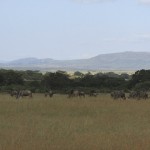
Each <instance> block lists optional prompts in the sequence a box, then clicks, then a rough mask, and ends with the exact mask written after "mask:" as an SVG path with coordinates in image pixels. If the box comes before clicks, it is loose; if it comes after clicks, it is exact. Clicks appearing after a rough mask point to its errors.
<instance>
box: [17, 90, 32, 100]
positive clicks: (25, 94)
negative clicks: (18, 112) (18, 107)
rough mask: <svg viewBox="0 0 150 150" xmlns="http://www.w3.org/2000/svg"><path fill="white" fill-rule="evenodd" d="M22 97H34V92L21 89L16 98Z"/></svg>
mask: <svg viewBox="0 0 150 150" xmlns="http://www.w3.org/2000/svg"><path fill="white" fill-rule="evenodd" d="M20 97H32V92H31V91H30V90H21V91H19V92H18V94H17V96H16V98H17V99H18V98H20Z"/></svg>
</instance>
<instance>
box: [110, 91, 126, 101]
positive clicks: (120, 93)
mask: <svg viewBox="0 0 150 150" xmlns="http://www.w3.org/2000/svg"><path fill="white" fill-rule="evenodd" d="M111 97H112V98H113V99H123V100H126V96H125V93H124V92H123V91H114V92H112V93H111Z"/></svg>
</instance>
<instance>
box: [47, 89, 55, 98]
mask: <svg viewBox="0 0 150 150" xmlns="http://www.w3.org/2000/svg"><path fill="white" fill-rule="evenodd" d="M48 95H49V97H53V95H54V92H53V91H52V90H49V91H48V92H46V93H45V97H47V96H48Z"/></svg>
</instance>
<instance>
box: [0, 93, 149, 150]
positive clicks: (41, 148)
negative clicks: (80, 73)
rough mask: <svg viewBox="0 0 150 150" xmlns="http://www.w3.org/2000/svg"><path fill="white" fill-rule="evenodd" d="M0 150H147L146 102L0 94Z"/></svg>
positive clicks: (147, 101) (106, 97) (106, 95)
mask: <svg viewBox="0 0 150 150" xmlns="http://www.w3.org/2000/svg"><path fill="white" fill-rule="evenodd" d="M0 150H150V99H148V100H124V101H123V100H122V101H121V100H113V99H111V98H110V96H109V95H108V94H100V95H99V96H98V97H96V98H94V97H93V98H92V97H88V96H86V98H67V95H54V97H53V98H48V97H47V98H45V97H44V95H42V94H34V95H33V98H21V99H19V100H16V99H15V98H12V97H10V96H9V95H8V94H1V95H0Z"/></svg>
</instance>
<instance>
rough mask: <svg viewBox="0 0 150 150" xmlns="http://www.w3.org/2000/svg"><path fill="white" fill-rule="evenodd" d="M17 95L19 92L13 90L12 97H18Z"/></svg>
mask: <svg viewBox="0 0 150 150" xmlns="http://www.w3.org/2000/svg"><path fill="white" fill-rule="evenodd" d="M17 94H18V91H16V90H13V91H11V92H10V95H11V96H12V97H13V96H17Z"/></svg>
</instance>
